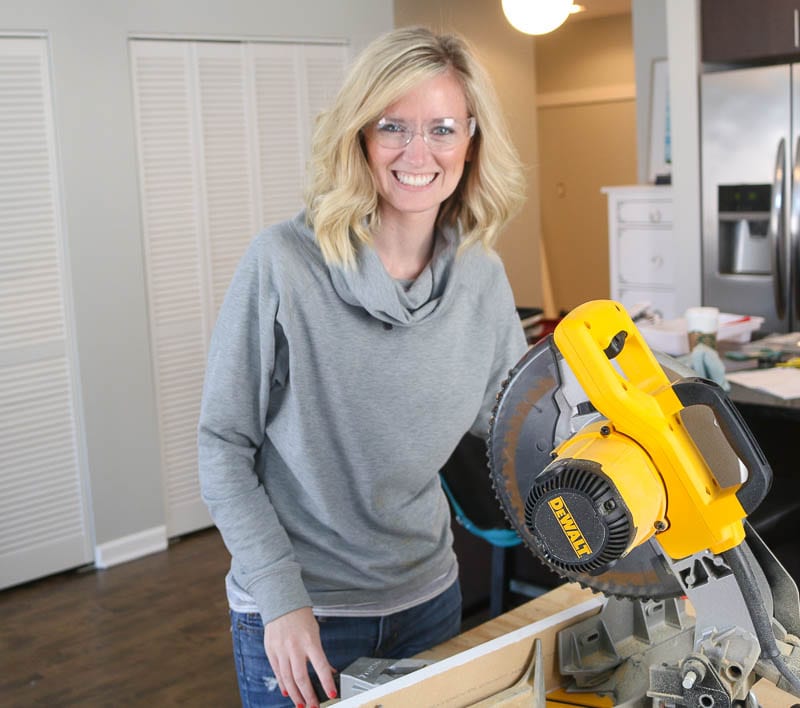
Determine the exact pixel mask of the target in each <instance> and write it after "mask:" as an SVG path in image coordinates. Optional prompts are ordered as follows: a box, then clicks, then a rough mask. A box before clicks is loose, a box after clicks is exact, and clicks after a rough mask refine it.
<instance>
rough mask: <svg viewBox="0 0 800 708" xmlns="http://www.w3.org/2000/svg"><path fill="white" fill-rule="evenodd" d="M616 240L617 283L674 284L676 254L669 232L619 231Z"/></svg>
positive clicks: (649, 230)
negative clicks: (617, 260) (617, 259)
mask: <svg viewBox="0 0 800 708" xmlns="http://www.w3.org/2000/svg"><path fill="white" fill-rule="evenodd" d="M618 238H619V243H618V248H617V256H618V258H619V263H618V264H617V266H618V272H619V280H620V284H623V283H638V284H641V285H662V286H663V285H674V283H675V271H676V268H675V260H676V254H675V244H674V242H673V238H672V232H671V231H667V230H659V229H620V231H619V236H618Z"/></svg>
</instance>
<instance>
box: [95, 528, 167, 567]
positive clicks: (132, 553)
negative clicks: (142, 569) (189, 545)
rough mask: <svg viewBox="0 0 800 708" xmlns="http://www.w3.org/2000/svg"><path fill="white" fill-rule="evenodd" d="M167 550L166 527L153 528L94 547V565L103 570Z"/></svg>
mask: <svg viewBox="0 0 800 708" xmlns="http://www.w3.org/2000/svg"><path fill="white" fill-rule="evenodd" d="M166 549H167V527H166V526H154V527H153V528H150V529H145V530H144V531H139V532H138V533H132V534H130V535H129V536H123V537H122V538H116V539H114V540H113V541H108V542H107V543H101V544H100V545H98V546H95V547H94V564H95V566H96V567H97V568H100V569H105V568H110V567H111V566H113V565H119V564H120V563H126V562H127V561H131V560H136V559H137V558H141V557H142V556H147V555H150V554H151V553H158V552H160V551H165V550H166Z"/></svg>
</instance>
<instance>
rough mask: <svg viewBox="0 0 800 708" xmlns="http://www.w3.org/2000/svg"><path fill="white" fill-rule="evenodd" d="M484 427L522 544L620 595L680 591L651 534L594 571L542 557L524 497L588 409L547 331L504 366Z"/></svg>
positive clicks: (590, 415) (662, 595)
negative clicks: (506, 374) (505, 375)
mask: <svg viewBox="0 0 800 708" xmlns="http://www.w3.org/2000/svg"><path fill="white" fill-rule="evenodd" d="M497 398H498V400H497V405H496V406H495V409H494V414H493V416H492V422H491V425H490V428H489V446H488V456H489V468H490V474H491V479H492V485H493V486H494V489H495V493H496V495H497V498H498V500H499V501H500V504H501V506H502V507H503V511H504V512H505V515H506V517H507V518H508V520H509V523H510V524H511V525H512V526H513V528H514V529H515V530H516V531H517V533H518V534H519V535H520V537H521V538H522V540H523V542H524V543H525V545H526V546H527V547H528V548H529V549H530V550H531V552H532V553H533V554H534V555H535V556H537V557H538V558H539V560H541V561H542V562H543V563H544V564H545V565H546V566H547V567H549V568H550V569H552V570H553V571H554V572H556V573H558V574H559V575H560V576H562V577H564V578H566V579H568V580H572V581H576V582H579V583H581V584H582V585H585V586H587V587H590V588H592V589H593V590H597V591H599V592H602V593H605V594H607V595H614V596H618V597H630V598H640V599H666V598H670V597H678V596H680V595H682V594H683V590H682V589H681V586H680V584H679V583H678V581H677V579H676V578H675V576H674V575H673V574H672V572H671V570H670V568H669V566H668V565H667V564H666V562H665V561H664V559H663V556H662V555H661V551H660V549H659V547H658V544H657V542H656V541H655V540H652V539H651V540H650V541H648V542H647V543H644V544H642V545H641V546H638V547H636V548H634V549H633V550H632V551H631V552H630V553H629V554H628V555H626V556H625V557H623V558H620V559H619V560H618V561H617V562H616V563H614V564H613V566H611V567H609V568H608V569H606V570H605V571H603V572H600V573H597V574H588V573H580V572H569V571H565V570H564V569H563V568H560V567H557V566H555V565H553V564H552V563H550V562H548V560H547V557H546V554H545V553H543V551H542V549H541V548H540V546H539V541H538V540H537V538H536V536H535V535H534V534H533V533H532V532H531V531H530V529H528V527H527V525H526V524H525V500H526V499H527V497H528V494H529V492H530V489H531V487H532V486H533V483H534V481H535V479H536V478H537V477H538V476H539V475H540V474H541V473H542V471H543V470H544V469H545V467H547V465H548V464H549V463H550V462H551V460H552V451H553V450H554V448H556V447H557V446H558V445H559V444H560V443H562V442H563V441H564V440H566V439H568V438H569V437H570V436H572V435H573V434H574V433H576V432H577V431H578V430H580V429H581V428H582V427H583V426H584V425H586V424H587V423H588V422H593V421H596V420H598V419H600V418H602V416H601V415H600V414H599V413H598V412H597V411H596V410H595V409H594V407H593V406H592V404H591V402H590V401H589V400H588V398H587V396H586V394H585V393H584V391H583V389H582V388H581V387H580V385H579V384H578V382H577V380H576V379H575V377H574V375H573V374H572V372H571V370H570V369H569V366H568V365H567V363H566V361H565V360H564V359H563V357H562V356H561V354H560V353H559V351H558V348H557V347H556V345H555V343H554V341H553V338H552V335H550V336H548V337H546V338H545V339H544V340H542V341H541V342H539V344H537V345H536V346H534V347H533V348H531V349H530V350H529V351H528V353H527V354H526V355H525V357H523V359H522V360H521V361H520V362H519V364H517V366H516V367H515V368H514V369H512V371H511V372H510V373H509V378H508V379H507V380H506V381H505V382H504V384H503V387H502V389H501V391H500V393H499V394H498V397H497Z"/></svg>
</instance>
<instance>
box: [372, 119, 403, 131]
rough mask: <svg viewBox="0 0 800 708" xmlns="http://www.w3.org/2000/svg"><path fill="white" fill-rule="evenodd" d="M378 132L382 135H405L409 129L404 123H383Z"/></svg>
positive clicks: (380, 124)
mask: <svg viewBox="0 0 800 708" xmlns="http://www.w3.org/2000/svg"><path fill="white" fill-rule="evenodd" d="M378 130H379V131H380V132H381V133H405V132H406V131H407V130H408V129H407V128H406V127H405V126H404V125H403V124H402V123H389V122H383V121H381V122H380V123H378Z"/></svg>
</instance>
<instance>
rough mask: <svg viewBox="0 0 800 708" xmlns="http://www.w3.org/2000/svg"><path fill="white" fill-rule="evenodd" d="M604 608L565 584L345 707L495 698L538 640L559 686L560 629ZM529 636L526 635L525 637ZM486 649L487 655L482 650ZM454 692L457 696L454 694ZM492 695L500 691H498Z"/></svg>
mask: <svg viewBox="0 0 800 708" xmlns="http://www.w3.org/2000/svg"><path fill="white" fill-rule="evenodd" d="M600 604H601V603H600V596H599V595H597V594H595V593H592V592H591V591H590V590H586V589H583V588H581V587H579V586H578V585H576V584H574V583H570V584H565V585H562V586H560V587H558V588H556V589H555V590H552V591H550V592H548V593H546V594H544V595H542V596H540V597H538V598H536V599H534V600H531V601H529V602H527V603H525V604H523V605H520V606H519V607H517V608H516V609H514V610H511V611H510V612H506V613H505V614H503V615H500V616H499V617H496V618H495V619H492V620H489V621H488V622H485V623H484V624H481V625H479V626H478V627H475V628H474V629H471V630H469V631H467V632H464V633H463V634H460V635H458V636H457V637H454V638H453V639H451V640H449V641H447V642H444V643H443V644H440V645H439V646H436V647H434V648H433V649H430V650H428V651H426V652H423V653H422V654H420V655H419V656H420V657H421V658H426V659H433V660H435V662H437V663H435V664H432V665H431V666H429V667H426V668H425V669H420V670H419V671H417V672H415V673H414V674H411V675H409V676H407V677H405V678H404V679H398V680H397V681H393V682H391V683H389V684H386V685H385V686H383V687H381V688H379V689H377V691H379V693H377V694H375V692H374V691H368V692H366V693H364V694H360V695H359V696H357V697H354V698H352V699H349V700H348V701H345V703H346V704H347V705H348V706H350V705H353V706H356V705H357V706H364V707H368V706H369V707H371V708H375V706H383V708H394V707H395V706H398V707H399V706H408V705H419V706H425V705H437V706H469V705H471V704H472V703H474V702H475V701H476V700H482V699H484V698H485V696H486V695H491V693H489V694H487V693H485V692H483V693H481V692H482V691H484V689H485V688H486V686H488V684H489V683H497V681H498V680H499V681H501V682H502V680H503V679H502V678H498V679H496V678H495V673H505V674H508V676H509V677H511V676H512V675H514V674H515V672H516V673H519V672H520V671H522V670H523V669H524V666H525V664H526V660H527V659H526V657H527V656H528V655H529V653H530V646H531V645H532V641H533V638H535V637H538V638H540V639H542V642H543V651H544V654H545V656H544V661H545V664H546V673H547V679H546V683H547V685H548V687H551V686H552V687H555V686H557V685H558V683H557V681H558V677H557V674H556V673H555V665H554V664H555V663H556V659H555V635H556V633H557V631H558V629H559V628H560V627H563V626H565V625H568V624H570V623H571V622H572V621H577V620H578V619H579V618H580V617H585V616H588V615H590V614H592V613H594V612H597V611H598V609H599V607H600ZM572 608H583V609H582V610H580V612H579V613H578V614H576V615H575V616H574V617H573V618H571V619H568V618H566V619H565V618H564V615H565V613H568V612H569V611H570V610H571V609H572ZM559 615H561V618H560V619H558V617H559ZM555 620H557V621H555ZM536 627H542V628H543V629H542V630H541V631H536V632H533V633H531V632H528V630H530V629H531V628H536ZM526 632H527V633H528V636H522V635H525V634H526ZM506 640H510V641H506ZM484 646H485V647H486V652H483V651H482V649H483V647H484ZM444 666H452V668H448V669H447V670H446V671H444V672H442V671H439V672H437V671H436V668H437V667H444ZM515 667H516V668H515ZM428 674H430V675H428ZM481 675H483V676H481ZM415 676H416V677H418V678H419V680H415V679H414V678H413V677H415ZM515 680H516V676H514V677H513V678H508V679H507V681H508V682H507V683H505V684H502V685H501V688H504V687H506V686H508V685H511V684H513V683H514V681H515ZM554 681H556V683H554ZM482 684H486V685H482ZM395 685H396V686H397V689H396V690H392V688H390V687H392V686H395ZM387 690H388V692H387ZM454 690H455V691H457V692H458V694H453V693H452V691H454ZM494 690H495V691H497V690H501V689H498V688H497V687H495V689H494ZM755 693H756V695H757V696H758V699H759V702H760V704H761V706H762V708H789V706H793V705H794V704H797V703H800V701H798V699H795V698H793V697H792V696H790V695H788V694H786V693H784V692H783V691H779V690H778V689H777V688H775V686H773V685H772V684H769V683H767V682H766V681H763V680H762V681H760V682H759V683H758V684H756V687H755ZM371 694H375V695H371Z"/></svg>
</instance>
